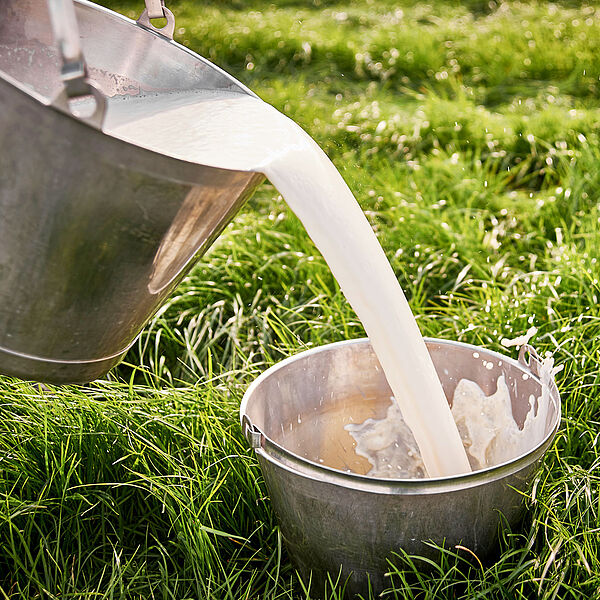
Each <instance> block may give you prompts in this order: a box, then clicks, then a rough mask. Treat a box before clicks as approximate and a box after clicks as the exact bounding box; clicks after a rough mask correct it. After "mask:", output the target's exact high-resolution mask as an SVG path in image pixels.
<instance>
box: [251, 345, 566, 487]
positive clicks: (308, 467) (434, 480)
mask: <svg viewBox="0 0 600 600" xmlns="http://www.w3.org/2000/svg"><path fill="white" fill-rule="evenodd" d="M423 339H424V341H425V343H426V344H428V345H429V344H441V345H446V346H454V347H456V346H459V347H461V348H464V349H468V350H472V351H475V352H483V353H485V354H486V355H488V356H489V357H491V358H496V359H498V360H502V361H504V362H506V363H508V364H511V365H512V366H514V367H517V368H519V369H521V370H522V371H524V372H527V374H528V375H529V376H530V377H532V378H533V379H535V380H536V381H537V382H538V383H540V385H541V380H540V378H539V377H538V376H537V375H536V374H535V373H534V372H533V371H532V370H531V369H530V367H529V365H527V363H522V362H520V361H518V360H515V359H513V358H511V357H509V356H506V355H504V354H500V353H499V352H496V351H494V350H487V349H486V348H482V347H480V346H475V345H473V344H467V343H465V342H458V341H454V340H444V339H439V338H432V337H424V338H423ZM353 344H358V345H365V344H369V345H370V340H369V338H366V337H364V338H357V339H352V340H342V341H338V342H333V343H330V344H324V345H321V346H316V347H314V348H310V349H308V350H304V351H301V352H298V353H297V354H294V355H293V356H290V357H288V358H286V359H284V360H282V361H280V362H278V363H276V364H274V365H272V366H271V367H269V368H268V369H266V370H265V371H263V372H262V373H261V374H260V375H259V376H258V377H257V378H256V379H255V380H254V381H253V382H252V383H251V384H250V386H249V387H248V389H247V390H246V392H245V394H244V396H243V398H242V402H241V404H240V423H241V426H242V432H243V433H244V435H245V436H246V437H247V438H251V437H252V436H253V435H254V436H256V437H255V441H254V442H251V445H252V446H253V447H254V449H255V451H256V453H257V454H258V455H259V457H261V458H263V459H265V460H267V461H269V462H271V463H273V464H275V465H276V466H278V467H280V468H283V469H285V470H288V471H291V472H293V473H295V474H298V475H303V476H305V477H309V478H311V479H318V480H321V481H324V482H329V483H333V484H336V485H341V486H344V487H349V488H352V489H363V490H365V491H370V492H379V493H388V494H389V493H401V494H423V493H441V492H448V491H452V490H457V489H465V488H469V487H474V486H478V485H483V484H485V483H489V482H491V481H496V480H498V479H503V478H506V477H509V476H510V475H512V474H514V473H516V472H518V471H520V470H522V469H524V468H526V467H528V466H530V465H532V464H533V463H535V462H536V461H537V460H538V459H540V458H541V457H542V456H543V454H544V453H545V452H546V450H547V449H548V447H549V446H550V444H551V443H552V441H553V439H554V437H555V435H556V433H557V431H558V428H559V425H560V421H561V399H560V394H559V392H558V389H555V390H551V394H550V397H551V400H552V402H553V404H554V407H555V409H556V411H555V414H554V422H553V423H552V426H551V428H550V431H549V432H548V433H547V434H546V435H545V436H544V437H543V438H542V439H541V440H540V441H539V442H538V443H537V444H536V445H535V446H533V447H532V448H531V449H530V450H528V451H527V452H524V453H522V454H520V455H518V456H516V457H514V458H512V459H510V460H508V461H504V462H502V463H499V464H497V465H494V466H491V467H486V468H485V469H479V470H477V471H471V472H469V473H461V474H459V475H449V476H444V477H428V478H423V479H414V478H413V479H407V478H404V479H401V478H378V477H371V476H368V475H361V474H359V473H352V472H347V471H341V470H339V469H335V468H333V467H329V466H327V465H322V464H320V463H316V462H314V461H311V460H308V459H306V458H304V457H301V456H299V455H297V454H295V453H294V452H291V451H289V450H287V449H286V448H284V447H283V446H281V445H280V444H277V443H276V442H274V441H273V440H271V439H270V438H269V437H268V436H267V435H265V434H264V433H263V432H262V431H261V430H260V429H259V428H258V427H257V426H256V425H254V424H253V423H251V421H250V419H249V417H248V416H247V407H248V405H249V403H250V401H251V398H252V396H253V395H254V393H255V391H256V390H257V388H259V387H260V385H261V384H262V382H264V381H265V380H266V379H268V378H269V377H271V376H273V374H275V373H276V372H277V371H279V370H280V369H283V368H285V367H286V366H287V365H289V364H292V363H294V362H297V361H301V360H303V359H305V358H307V357H309V356H312V355H314V354H319V353H320V352H324V351H326V350H331V349H335V348H338V347H343V346H348V345H353Z"/></svg>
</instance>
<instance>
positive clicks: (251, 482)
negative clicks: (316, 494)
mask: <svg viewBox="0 0 600 600" xmlns="http://www.w3.org/2000/svg"><path fill="white" fill-rule="evenodd" d="M104 4H106V5H108V6H110V7H111V8H114V9H117V10H120V11H122V12H124V13H126V14H128V15H129V16H135V14H136V11H139V9H140V6H141V2H133V1H132V0H127V2H123V1H116V0H115V1H111V2H108V1H105V2H104ZM169 5H170V6H171V7H172V8H173V10H174V12H175V13H176V16H177V26H178V30H177V31H178V33H177V37H178V39H179V40H180V41H182V42H184V43H185V44H187V45H189V46H190V47H192V48H193V49H194V50H196V51H198V52H200V53H201V54H203V55H205V56H207V57H209V58H211V59H212V60H213V61H215V62H216V63H217V64H219V65H221V66H223V67H225V68H226V69H228V70H229V71H230V72H231V73H232V74H234V75H235V76H236V77H238V78H239V79H240V80H242V81H243V82H244V83H246V84H247V85H249V86H250V87H251V88H252V89H253V90H255V91H256V92H257V93H258V94H259V95H260V96H261V97H263V98H264V99H265V100H267V101H268V102H271V103H272V104H274V105H275V106H277V107H278V108H280V109H281V110H284V111H285V112H286V113H287V114H288V115H290V116H291V117H292V118H294V119H295V120H296V121H298V122H299V123H300V124H301V125H302V126H303V127H305V129H307V130H308V131H309V132H310V133H311V135H313V136H314V137H315V139H316V140H317V141H318V142H319V143H320V144H321V145H322V146H323V147H324V148H325V149H326V151H327V152H328V154H329V155H330V157H331V158H332V160H333V161H334V162H335V164H336V166H337V167H338V168H339V169H340V171H341V172H342V173H343V175H344V177H345V178H346V180H347V181H348V183H349V184H350V186H351V188H352V189H353V190H354V191H355V193H356V195H357V198H358V200H359V202H360V203H361V205H362V206H363V208H364V209H365V211H366V212H367V215H368V217H369V219H370V221H371V223H372V224H373V227H374V228H375V229H376V231H377V233H378V235H379V238H380V240H381V243H382V245H383V247H384V249H385V251H386V253H387V255H388V257H389V258H390V260H391V263H392V265H393V268H394V270H395V271H396V273H397V274H398V278H399V280H400V282H401V284H402V286H403V288H404V289H405V291H406V293H407V296H408V297H409V299H410V302H411V306H412V308H413V310H414V312H415V314H416V315H417V318H418V322H419V325H420V327H421V330H422V332H423V333H424V334H426V335H432V336H437V337H443V338H448V339H457V340H462V341H466V342H470V343H474V344H478V345H482V346H485V347H487V348H490V349H497V350H500V351H506V349H503V348H502V347H501V346H500V344H499V340H500V338H501V337H503V336H508V337H510V336H512V335H517V334H520V333H522V332H524V331H525V330H526V329H527V328H528V327H530V325H531V324H535V325H536V326H537V327H538V328H539V334H538V336H537V338H536V340H535V345H536V346H537V348H538V350H539V351H541V352H542V353H544V352H552V353H553V354H554V356H555V360H556V361H557V362H558V363H559V364H563V365H564V369H563V371H562V372H561V373H560V374H559V376H558V383H559V389H560V391H561V394H562V399H563V421H562V425H561V429H560V432H559V434H558V436H557V439H556V442H555V443H554V445H553V447H552V449H551V451H550V452H549V453H548V454H547V456H546V457H545V459H544V461H543V463H542V465H541V470H540V473H539V476H538V477H537V479H536V480H535V483H534V485H533V487H532V488H531V490H530V491H529V492H528V496H527V499H526V503H527V507H528V512H527V516H526V518H525V521H524V523H523V525H522V527H521V528H520V529H519V530H516V531H512V532H506V533H505V535H504V537H503V539H502V540H501V551H500V554H499V558H498V560H497V561H496V562H491V563H487V564H484V565H483V566H482V568H480V567H478V566H477V565H475V566H473V564H472V563H470V562H467V558H468V556H466V555H465V553H464V552H461V551H460V550H455V549H452V550H451V551H448V552H447V553H446V554H444V556H443V557H442V558H441V559H440V561H439V562H438V563H437V565H436V566H435V567H434V569H433V571H432V572H429V573H427V574H426V573H425V572H424V570H423V569H422V566H423V563H422V561H420V560H419V559H418V558H415V557H400V558H399V559H398V563H397V566H395V567H390V588H389V590H388V591H387V592H386V593H385V594H384V597H385V598H419V599H425V598H498V599H500V598H533V597H538V596H539V597H542V598H548V599H551V598H600V592H599V591H598V590H599V589H600V543H599V541H598V540H599V532H600V514H599V513H600V504H599V500H598V489H599V484H600V481H599V479H600V471H599V469H600V455H599V448H598V438H599V433H598V432H599V431H600V397H599V394H598V392H597V389H598V385H599V383H600V371H599V368H598V364H599V360H600V342H599V339H600V309H599V302H598V300H599V298H600V283H599V281H600V263H599V262H598V260H599V259H600V236H599V235H598V230H599V228H600V203H599V201H600V197H599V196H600V185H599V184H600V149H599V144H598V137H599V132H600V101H599V100H598V91H599V89H598V88H599V85H600V81H599V76H600V67H599V64H598V61H597V57H598V54H599V51H600V5H597V4H595V3H580V2H575V1H571V2H566V1H565V2H557V3H554V4H548V3H543V2H539V3H538V2H533V1H532V2H528V3H519V2H502V3H500V2H494V1H492V2H489V3H488V2H479V1H475V0H471V1H468V2H462V3H460V2H456V1H450V0H444V1H440V0H438V1H436V2H435V3H431V4H421V3H417V2H413V1H411V0H403V1H401V2H397V1H395V2H391V0H378V1H374V0H360V1H359V0H356V1H354V2H352V3H351V4H350V3H349V2H347V1H343V0H339V1H328V2H324V1H322V0H312V2H298V1H297V0H285V1H281V2H279V3H278V4H277V5H273V4H270V3H268V2H264V1H263V0H254V1H252V2H242V1H241V0H229V1H228V0H221V1H219V2H217V1H214V0H213V1H212V2H211V1H208V2H202V3H197V2H192V1H191V0H182V1H179V2H176V1H175V0H173V2H170V3H169ZM363 333H364V332H363V329H362V326H361V324H360V322H358V320H357V318H356V316H355V315H354V313H353V312H352V310H351V309H350V308H349V306H348V305H347V303H346V301H345V300H344V298H343V296H342V295H341V293H340V291H339V288H338V287H337V285H336V282H335V281H334V280H333V278H332V276H331V274H330V273H329V271H328V269H327V267H326V266H325V264H324V262H323V259H322V258H321V257H320V255H319V254H318V252H317V251H316V249H315V248H314V246H313V245H312V243H311V241H310V240H309V239H308V238H307V236H306V234H305V233H304V231H303V229H302V227H301V225H300V224H299V222H298V221H297V219H296V218H295V217H294V216H293V215H292V214H291V213H290V211H289V210H287V208H286V206H285V204H284V203H283V202H282V200H281V198H280V197H279V196H278V195H277V193H276V191H275V190H274V189H273V188H272V187H270V186H268V185H264V186H263V187H261V188H260V190H259V191H258V193H257V194H256V196H255V198H254V199H253V200H252V201H251V202H250V203H249V204H248V205H247V206H246V207H245V208H244V210H243V211H242V212H241V213H240V214H239V215H238V217H237V218H236V219H235V221H234V222H233V223H232V224H231V225H230V226H229V227H228V228H227V229H226V231H225V233H224V234H223V235H222V236H221V238H220V239H219V241H218V242H217V243H216V244H215V246H214V247H213V248H212V249H211V250H210V252H209V253H208V254H207V255H206V256H205V258H204V259H203V260H202V262H201V263H200V264H198V265H197V266H196V267H195V268H194V270H193V271H192V272H191V273H190V275H189V276H188V277H187V278H186V280H185V281H184V282H183V283H182V285H181V286H180V288H179V289H178V291H177V292H176V294H175V295H174V296H173V297H172V298H171V299H170V300H169V302H168V304H167V305H166V306H165V307H164V308H163V309H161V311H160V312H159V313H158V315H157V316H155V317H154V318H153V320H152V321H151V323H150V324H149V325H148V327H147V328H146V329H145V330H144V332H143V333H142V335H141V337H140V339H139V342H138V343H137V345H136V346H135V347H134V348H133V349H132V350H131V352H130V353H129V354H128V356H127V358H126V361H125V363H124V364H122V365H121V366H119V367H118V368H117V369H115V370H114V371H113V372H112V373H111V374H110V375H109V376H107V378H106V380H104V381H99V382H95V383H93V384H90V385H89V386H87V387H75V386H72V387H53V386H50V387H49V388H48V389H47V390H42V391H41V390H40V389H39V388H38V387H36V386H34V385H32V384H29V383H24V382H21V381H17V380H13V379H9V378H4V379H0V390H1V392H0V397H1V401H0V506H1V508H0V598H5V599H11V600H12V599H13V598H27V599H29V598H86V599H87V598H98V599H100V598H107V599H108V598H140V599H142V598H143V599H147V598H160V599H164V600H167V599H176V598H177V599H182V600H183V599H186V598H209V597H210V598H215V599H219V600H220V599H236V600H237V599H239V600H242V599H248V600H250V599H259V598H260V599H261V600H262V599H273V600H275V599H279V598H292V597H293V596H297V597H305V596H306V594H305V592H304V591H303V589H302V587H301V586H300V585H299V583H298V582H297V580H296V578H295V574H294V569H293V567H292V566H291V565H290V562H289V559H288V557H287V555H286V552H285V548H283V547H282V545H281V537H280V535H279V532H278V528H277V524H276V521H275V517H274V515H273V513H272V510H271V506H270V503H269V499H268V496H267V493H266V490H265V487H264V483H263V480H262V478H261V474H260V471H259V469H258V465H257V462H256V460H255V459H254V457H253V455H252V453H251V451H250V450H249V449H248V447H247V444H246V442H245V440H244V439H243V437H242V435H241V432H240V429H239V426H238V422H237V410H238V406H239V401H240V398H241V395H242V394H243V391H244V389H245V388H246V386H247V385H248V383H249V382H250V381H251V380H252V379H253V378H254V377H255V376H256V375H257V374H258V373H259V372H261V371H262V370H263V369H264V368H265V367H266V366H268V365H270V364H273V363H274V362H276V361H278V360H280V359H281V358H283V357H285V356H289V355H291V354H293V353H295V352H298V351H299V350H301V349H304V348H307V347H311V346H314V345H319V344H323V343H327V342H331V341H336V340H340V339H346V338H352V337H359V336H361V335H363ZM340 589H341V587H338V588H337V589H334V590H330V592H329V594H328V596H329V598H331V599H332V600H333V599H334V598H337V597H339V592H340Z"/></svg>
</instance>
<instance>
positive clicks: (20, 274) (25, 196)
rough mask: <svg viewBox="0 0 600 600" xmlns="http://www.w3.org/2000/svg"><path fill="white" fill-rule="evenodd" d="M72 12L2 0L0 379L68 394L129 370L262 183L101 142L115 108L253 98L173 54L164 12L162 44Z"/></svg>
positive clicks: (65, 0)
mask: <svg viewBox="0 0 600 600" xmlns="http://www.w3.org/2000/svg"><path fill="white" fill-rule="evenodd" d="M70 2H71V0H48V4H47V3H46V0H4V1H3V2H2V19H0V142H1V144H2V152H0V215H1V217H0V372H2V373H5V374H10V375H16V376H19V377H24V378H27V379H37V380H41V381H49V382H57V383H61V382H85V381H90V380H92V379H95V378H97V377H99V376H101V375H102V374H104V373H105V372H106V371H108V369H110V368H111V367H112V366H114V365H115V364H116V363H118V362H119V361H120V360H121V358H122V357H123V355H124V354H125V352H126V351H127V350H128V348H129V347H130V345H131V344H132V343H133V341H134V340H135V338H136V336H137V335H138V333H139V332H140V330H141V329H142V327H143V326H144V324H145V323H146V322H147V320H148V319H149V318H150V317H151V316H152V314H153V313H154V312H155V311H156V310H157V309H158V308H159V307H160V305H161V304H162V303H163V301H164V300H165V299H166V298H167V297H168V296H169V294H170V293H171V292H172V290H173V289H174V288H175V286H177V284H178V283H179V282H180V281H181V279H182V278H183V276H184V275H185V273H186V272H187V271H188V270H189V268H190V266H191V265H192V264H193V262H194V259H197V258H198V257H200V256H201V255H202V254H204V252H205V251H206V250H207V248H208V247H209V246H210V245H211V244H212V242H213V241H214V240H215V238H216V237H217V236H218V235H219V233H220V232H221V231H222V230H223V228H224V227H225V226H226V225H227V223H228V222H229V221H230V220H231V219H232V218H233V216H234V215H235V213H236V212H237V211H238V209H239V208H240V207H241V205H242V204H243V203H244V201H245V200H246V199H247V198H248V197H249V196H250V195H251V193H252V192H253V191H254V190H255V188H256V187H257V186H258V185H259V183H260V182H261V181H263V179H264V178H263V176H262V175H260V174H257V173H248V172H238V171H228V170H222V169H215V168H211V167H207V166H203V165H198V164H192V163H188V162H185V161H181V160H176V159H173V158H170V157H168V156H163V155H160V154H157V153H155V152H151V151H149V150H145V149H143V148H140V147H137V146H135V145H133V144H129V143H126V142H124V141H121V140H118V139H116V138H113V137H110V136H109V135H106V134H105V133H103V132H102V129H101V126H102V108H103V105H104V98H105V97H112V96H116V95H125V94H131V95H136V94H140V93H142V92H152V93H155V94H156V93H158V94H161V93H165V94H169V93H172V92H180V91H191V90H206V89H209V90H210V89H229V90H237V91H239V92H243V93H248V94H251V92H250V91H249V90H247V89H246V88H245V87H244V86H243V85H242V84H240V83H238V82H237V81H235V80H234V79H233V78H232V77H230V76H229V75H227V74H226V73H224V72H223V71H221V70H220V69H218V68H217V67H215V66H213V65H212V64H210V63H209V62H208V61H206V60H205V59H203V58H202V57H200V56H198V55H197V54H194V53H193V52H191V51H189V50H188V49H186V48H184V47H183V46H180V45H179V44H176V43H175V42H173V41H172V39H170V37H169V36H171V37H172V31H173V25H174V23H173V15H172V13H170V12H169V11H168V10H167V9H166V8H164V6H163V4H164V2H162V3H161V1H160V0H146V4H147V5H148V6H157V7H158V8H159V9H160V10H162V11H163V12H164V14H166V15H167V17H168V26H167V27H166V28H165V29H164V30H160V31H159V30H156V29H154V28H153V26H152V24H151V23H150V21H149V18H148V11H144V13H143V14H142V17H140V20H139V21H138V22H137V23H136V22H134V21H131V20H130V19H127V18H125V17H122V16H121V15H118V14H116V13H114V12H112V11H109V10H107V9H104V8H101V7H98V6H96V5H94V4H92V3H90V2H86V1H83V0H79V1H77V2H76V4H75V8H76V10H75V12H76V16H75V15H71V17H73V18H70V17H69V14H68V10H67V9H68V8H69V3H70ZM49 7H50V9H51V11H52V16H53V19H52V22H51V19H50V13H49ZM70 9H71V11H73V6H72V5H70ZM169 15H170V16H169ZM155 16H157V15H155ZM52 25H54V29H53V27H52ZM77 25H78V27H79V33H77V31H76V28H77ZM74 29H75V31H73V30H74ZM79 43H81V46H82V47H81V48H79V47H78V44H79ZM82 52H83V54H82ZM83 56H85V61H83ZM86 63H87V64H86ZM85 95H93V97H94V98H95V101H96V111H95V112H94V114H92V115H91V116H89V118H88V117H81V116H80V117H77V116H75V115H74V114H72V113H71V110H72V109H73V105H72V103H71V102H70V100H71V98H73V97H78V96H85Z"/></svg>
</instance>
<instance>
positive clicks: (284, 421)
mask: <svg viewBox="0 0 600 600" xmlns="http://www.w3.org/2000/svg"><path fill="white" fill-rule="evenodd" d="M426 343H427V347H428V349H429V352H430V354H431V357H432V359H433V362H434V365H435V367H436V370H437V373H438V376H439V377H440V380H441V382H442V385H443V387H444V391H445V393H446V396H447V397H448V398H452V396H453V394H454V389H455V387H456V385H457V383H458V382H459V381H460V380H461V379H463V378H466V379H470V380H472V381H474V382H476V383H477V384H478V385H479V386H480V387H481V388H482V390H483V391H484V392H485V393H486V395H489V394H492V393H494V392H495V391H496V385H497V380H498V377H499V376H501V375H504V377H505V381H506V383H507V385H508V388H509V390H510V393H511V402H512V411H513V417H514V419H515V421H516V422H517V424H518V425H519V426H522V425H523V422H524V420H525V417H526V415H527V412H528V411H529V409H530V404H529V399H530V396H531V395H533V396H534V397H536V398H537V397H539V396H540V394H541V391H542V383H541V381H540V378H539V375H540V371H539V369H540V364H541V363H540V360H539V357H538V356H537V354H536V353H535V351H534V350H533V349H532V348H531V347H529V346H524V347H523V348H522V349H521V353H520V355H519V361H516V360H513V359H511V358H508V357H506V356H503V355H501V354H498V353H496V352H491V351H489V350H484V349H482V348H478V347H476V346H471V345H469V344H463V343H459V342H452V341H444V340H436V339H426ZM528 355H529V358H527V357H528ZM548 391H549V394H550V407H549V411H548V414H547V416H546V421H545V423H544V430H543V435H542V436H541V438H540V439H537V440H531V448H530V449H529V450H528V451H527V452H526V453H525V454H523V455H521V456H515V457H514V459H512V460H510V461H508V462H506V463H503V464H499V465H497V466H494V467H490V468H487V469H483V470H480V471H475V472H472V473H468V474H465V475H460V476H454V477H446V478H431V479H378V478H373V477H369V476H367V475H364V474H357V473H354V472H347V468H348V467H353V465H354V464H355V463H356V458H357V457H356V455H355V453H354V450H353V444H352V440H351V438H350V435H349V434H348V432H347V431H345V430H344V425H345V424H346V423H349V422H352V421H353V422H355V423H356V422H361V421H363V420H364V419H365V418H366V417H373V418H377V419H379V418H383V417H384V416H385V414H386V410H387V407H388V406H389V404H390V395H391V390H390V388H389V386H388V384H387V381H386V379H385V376H384V375H383V372H382V370H381V368H380V366H379V362H378V361H377V358H376V356H375V354H374V353H373V351H372V349H371V345H370V343H369V341H368V340H367V339H362V340H353V341H347V342H340V343H335V344H330V345H327V346H323V347H320V348H315V349H313V350H309V351H307V352H302V353H300V354H298V355H296V356H293V357H291V358H289V359H287V360H284V361H283V362H281V363H279V364H277V365H275V366H273V367H271V368H270V369H268V370H267V371H265V372H264V373H263V374H262V375H261V376H260V377H258V379H257V380H256V381H255V382H254V383H253V384H252V385H251V386H250V387H249V389H248V391H247V392H246V394H245V396H244V399H243V401H242V405H241V408H240V417H241V422H242V428H243V431H244V434H245V435H246V436H247V438H248V440H249V441H250V443H251V445H252V447H253V448H254V449H255V451H256V455H257V457H258V460H259V463H260V466H261V469H262V472H263V475H264V478H265V481H266V484H267V488H268V491H269V494H270V497H271V501H272V503H273V508H274V510H275V512H276V514H277V516H278V518H279V522H280V525H281V531H282V534H283V538H284V540H285V543H286V545H287V548H288V551H289V554H290V556H291V557H292V559H293V561H294V562H295V564H296V565H297V567H298V569H299V571H300V574H301V575H302V577H303V578H304V579H306V581H308V580H309V579H311V580H312V583H313V588H312V589H313V592H314V593H315V594H316V596H317V597H318V594H319V593H320V592H321V591H322V589H323V587H322V586H323V584H324V582H325V581H326V579H327V576H328V574H329V576H331V577H332V578H333V580H335V579H336V578H337V577H338V575H339V574H340V570H341V577H342V580H343V581H346V580H347V591H348V592H349V593H350V594H357V593H366V592H367V589H368V587H369V586H371V588H372V589H374V590H376V591H381V590H382V589H384V588H385V585H386V579H385V573H386V572H387V571H388V569H389V566H388V563H387V560H388V559H392V558H393V556H392V553H393V552H397V551H398V550H400V549H402V550H404V551H405V552H407V553H409V554H417V555H422V556H428V557H435V555H436V552H437V550H436V549H435V548H432V546H431V545H427V544H426V543H425V542H428V541H433V542H435V543H436V544H438V545H445V547H449V548H454V547H455V546H457V545H461V546H464V547H465V548H468V549H469V550H471V551H472V552H474V553H475V554H476V555H477V556H478V557H479V558H481V559H483V558H486V557H489V556H490V555H492V554H493V553H494V551H495V549H496V548H497V539H498V532H499V529H500V527H502V525H503V522H504V520H505V522H506V523H508V524H509V525H511V526H515V525H517V524H518V522H519V519H520V517H521V515H522V510H523V504H522V499H523V498H522V496H521V495H520V493H519V492H520V491H524V490H526V488H527V486H528V484H529V483H530V481H531V479H532V477H533V475H534V473H535V468H536V463H537V462H538V460H539V459H540V458H541V457H542V455H543V454H544V452H545V451H546V449H547V448H548V447H549V445H550V443H551V442H552V440H553V438H554V435H555V433H556V431H557V428H558V425H559V422H560V397H559V394H558V390H557V388H556V385H555V384H554V381H552V382H551V383H550V385H549V390H548ZM357 398H358V400H357ZM340 414H341V415H343V418H342V419H339V418H332V415H340Z"/></svg>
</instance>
